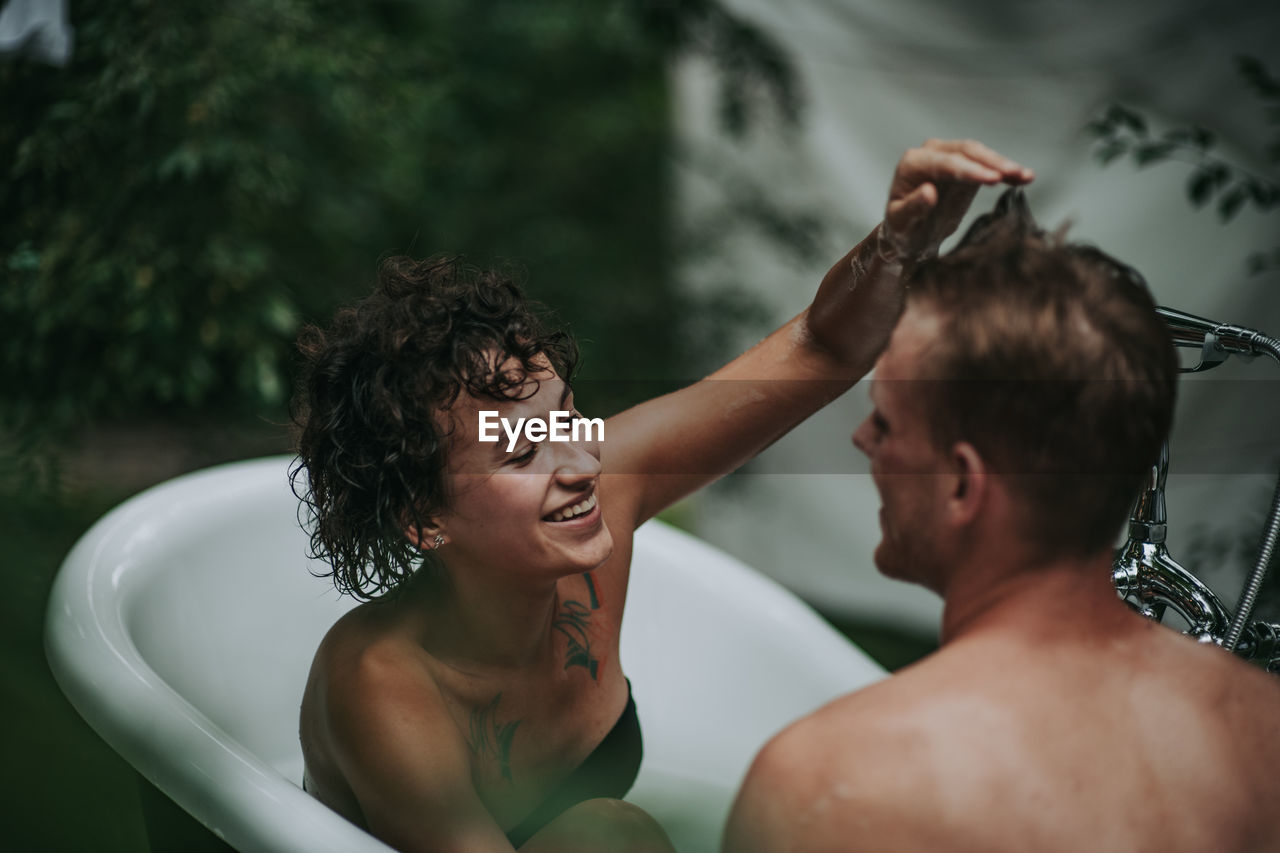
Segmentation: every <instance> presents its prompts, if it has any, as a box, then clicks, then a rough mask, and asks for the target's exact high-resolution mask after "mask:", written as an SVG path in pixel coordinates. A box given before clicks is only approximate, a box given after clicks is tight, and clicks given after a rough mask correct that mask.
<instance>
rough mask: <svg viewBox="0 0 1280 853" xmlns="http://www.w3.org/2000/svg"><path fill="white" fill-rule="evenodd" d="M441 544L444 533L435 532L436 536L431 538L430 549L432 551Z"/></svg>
mask: <svg viewBox="0 0 1280 853" xmlns="http://www.w3.org/2000/svg"><path fill="white" fill-rule="evenodd" d="M443 544H444V534H443V533H437V534H436V538H435V539H432V540H431V550H432V551H434V550H435V549H437V548H439V547H440V546H441V545H443Z"/></svg>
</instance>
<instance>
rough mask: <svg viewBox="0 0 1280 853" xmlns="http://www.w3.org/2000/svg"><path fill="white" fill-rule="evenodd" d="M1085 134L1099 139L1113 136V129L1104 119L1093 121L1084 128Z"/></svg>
mask: <svg viewBox="0 0 1280 853" xmlns="http://www.w3.org/2000/svg"><path fill="white" fill-rule="evenodd" d="M1084 129H1085V132H1086V133H1088V134H1090V135H1092V136H1096V137H1098V138H1100V139H1107V138H1109V137H1111V136H1114V135H1115V132H1116V131H1115V127H1114V126H1113V125H1112V124H1111V122H1109V121H1106V120H1105V119H1094V120H1093V121H1091V122H1089V123H1088V124H1086V125H1085V126H1084Z"/></svg>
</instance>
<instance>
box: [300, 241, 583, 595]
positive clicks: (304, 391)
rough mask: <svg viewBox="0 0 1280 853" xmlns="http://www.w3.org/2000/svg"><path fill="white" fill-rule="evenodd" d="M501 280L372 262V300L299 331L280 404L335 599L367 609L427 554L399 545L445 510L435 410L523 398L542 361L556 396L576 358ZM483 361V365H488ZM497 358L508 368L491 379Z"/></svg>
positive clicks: (442, 428) (441, 434) (454, 263)
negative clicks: (294, 372) (292, 370)
mask: <svg viewBox="0 0 1280 853" xmlns="http://www.w3.org/2000/svg"><path fill="white" fill-rule="evenodd" d="M542 315H543V309H542V307H541V306H540V305H538V304H536V303H533V302H531V301H529V300H528V299H526V297H525V295H524V293H523V292H522V291H521V289H520V287H519V285H518V284H516V282H515V281H513V280H512V277H511V276H510V275H507V274H504V273H503V272H500V271H497V270H481V269H477V268H475V267H471V266H468V265H465V264H463V263H461V262H460V261H459V260H457V259H455V258H432V259H430V260H426V261H415V260H413V259H411V258H406V257H392V258H388V259H387V260H385V261H384V262H383V263H382V264H381V266H380V268H379V270H378V281H377V286H376V288H375V290H374V292H373V293H372V294H371V295H370V296H368V297H366V298H365V299H363V300H361V301H360V302H358V303H356V304H354V305H352V306H349V307H347V308H343V309H342V310H340V311H339V312H338V313H337V315H336V316H335V317H334V319H333V324H332V325H331V326H330V327H329V328H328V329H321V328H319V327H317V326H307V327H306V328H304V329H303V330H302V333H301V335H300V336H299V339H298V349H299V351H300V352H301V354H302V366H301V371H300V375H299V382H298V386H297V390H296V393H295V396H294V401H293V417H294V422H295V424H296V427H297V430H298V438H297V442H298V461H297V463H296V464H295V466H294V467H293V469H292V470H291V471H290V475H289V476H290V482H291V483H292V486H293V491H294V494H296V495H297V496H298V497H299V499H300V500H301V501H302V502H303V512H304V514H305V516H306V518H305V521H304V527H306V528H307V529H308V533H309V534H310V536H311V556H312V557H313V558H317V559H323V560H325V561H327V562H328V563H329V566H330V571H327V572H319V573H317V574H318V575H319V576H321V577H327V576H332V578H333V583H334V586H335V587H337V589H338V591H339V592H341V593H345V594H349V595H352V596H354V597H356V598H358V599H362V600H371V599H373V598H376V597H378V596H380V595H382V594H384V593H387V592H390V591H392V590H394V589H396V588H397V587H398V586H399V585H400V584H401V583H402V582H403V581H405V580H407V579H408V578H409V577H410V576H412V575H413V573H414V572H415V571H416V570H417V568H418V567H419V566H420V565H422V563H423V562H424V560H426V559H429V558H428V556H427V554H428V553H429V552H424V551H422V550H420V549H419V548H417V547H415V546H414V544H413V543H411V542H410V541H409V540H408V539H407V538H406V536H405V531H406V530H409V529H417V530H418V531H419V539H421V538H422V536H421V531H422V529H423V527H424V526H425V525H426V523H427V522H428V521H429V520H430V519H431V518H432V517H433V516H434V515H436V514H437V513H439V512H440V511H441V510H443V509H444V508H445V507H446V505H447V502H448V494H447V491H446V483H445V471H446V459H447V454H448V451H449V432H451V423H452V422H451V421H450V419H449V417H448V414H447V412H448V409H449V407H450V406H451V405H452V404H453V402H454V401H455V400H456V399H457V398H458V396H459V394H460V393H462V391H464V390H465V391H466V392H467V393H469V394H471V395H473V396H476V397H487V398H491V399H494V400H498V401H504V400H510V399H515V398H519V397H523V396H528V395H530V394H531V393H534V392H536V387H535V390H534V391H529V390H528V387H527V386H526V375H527V374H529V373H534V372H537V371H539V370H540V369H544V368H545V362H543V361H541V360H540V359H539V357H540V356H542V357H545V358H546V359H547V360H548V361H550V363H551V365H552V366H553V367H554V368H555V369H556V372H557V373H559V375H560V376H561V377H562V378H563V379H564V380H565V381H566V382H568V381H569V380H570V379H571V378H572V375H573V371H574V368H575V367H576V365H577V359H578V351H577V346H576V345H575V344H574V341H573V339H572V338H571V337H570V336H569V335H568V334H567V333H566V332H564V331H560V330H548V329H547V328H546V327H545V326H544V323H543V320H542ZM495 352H496V353H497V356H498V357H497V358H496V359H495V358H494V354H495ZM510 358H515V359H517V360H518V361H519V364H520V367H519V368H514V369H508V370H506V371H500V370H498V367H499V366H500V365H502V364H503V363H504V362H506V361H507V360H508V359H510Z"/></svg>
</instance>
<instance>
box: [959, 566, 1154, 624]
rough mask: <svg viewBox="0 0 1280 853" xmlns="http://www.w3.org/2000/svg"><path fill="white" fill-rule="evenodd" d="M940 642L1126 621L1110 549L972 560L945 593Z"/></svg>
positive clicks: (1127, 622) (963, 567)
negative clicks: (1045, 556) (1047, 557)
mask: <svg viewBox="0 0 1280 853" xmlns="http://www.w3.org/2000/svg"><path fill="white" fill-rule="evenodd" d="M944 599H945V603H944V606H943V614H942V630H941V643H942V645H946V644H948V643H951V642H954V641H956V640H958V639H961V638H962V637H963V638H968V637H973V636H977V635H979V634H983V633H989V632H993V631H1001V630H1009V629H1013V630H1018V631H1021V632H1023V633H1030V634H1040V635H1047V634H1051V633H1059V632H1061V631H1062V630H1063V629H1066V630H1068V631H1072V630H1076V629H1080V628H1083V629H1086V630H1088V631H1090V632H1096V631H1102V630H1108V629H1109V628H1112V627H1118V626H1123V625H1128V624H1130V622H1129V621H1128V619H1127V617H1128V614H1127V613H1126V611H1125V607H1124V605H1123V604H1122V603H1121V602H1120V600H1119V598H1118V596H1117V595H1116V592H1115V588H1114V587H1113V586H1112V583H1111V557H1110V554H1109V552H1101V553H1099V554H1097V555H1095V556H1092V557H1088V558H1082V559H1076V558H1059V559H1053V560H1032V559H1030V558H1026V557H1024V558H1022V559H1011V560H1006V561H1003V562H1000V561H994V560H989V559H984V560H972V561H970V562H969V563H968V564H967V565H965V566H962V567H960V568H959V569H958V570H957V571H956V572H955V573H954V574H952V576H951V579H950V583H949V584H948V585H947V589H946V590H945V594H944Z"/></svg>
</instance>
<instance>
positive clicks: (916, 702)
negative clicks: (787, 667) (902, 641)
mask: <svg viewBox="0 0 1280 853" xmlns="http://www.w3.org/2000/svg"><path fill="white" fill-rule="evenodd" d="M928 670H929V668H927V667H926V668H923V669H922V668H920V665H917V667H915V668H913V669H912V670H911V671H908V672H903V673H900V674H898V675H895V676H893V677H892V678H889V679H886V680H884V681H881V682H877V683H876V684H874V685H871V686H869V687H866V688H863V689H861V690H859V691H857V692H854V693H850V694H848V695H846V696H842V697H840V698H839V699H836V700H834V701H832V702H830V703H828V704H827V705H825V706H823V707H822V708H820V709H818V710H817V711H815V712H813V713H812V714H810V715H808V716H807V717H804V718H802V719H801V720H799V721H797V722H795V723H793V724H792V725H790V726H788V727H787V728H786V729H784V730H783V731H782V732H780V733H779V734H777V735H776V736H775V737H774V738H772V739H771V740H770V741H769V742H768V743H767V744H766V745H765V747H764V748H763V749H762V750H761V751H760V753H759V754H758V755H757V756H756V758H755V761H754V762H753V763H752V766H751V769H750V771H749V772H748V774H747V778H746V780H745V781H744V783H743V785H742V788H741V790H740V791H739V794H738V798H737V801H736V802H735V804H734V808H733V812H732V814H731V816H730V820H729V825H728V829H727V831H726V834H725V841H724V850H725V851H726V853H753V851H776V850H828V849H855V848H856V847H857V846H858V844H859V842H860V840H861V841H863V842H870V841H872V840H874V843H875V846H876V847H877V848H878V849H901V850H907V849H923V848H925V847H928V846H929V845H930V844H931V843H933V840H934V839H935V837H934V836H933V835H931V833H933V832H934V831H935V829H936V827H934V826H932V825H930V824H929V823H928V822H922V821H920V820H919V816H920V811H921V809H922V808H928V807H929V806H928V805H927V804H928V802H929V800H930V797H931V794H930V790H931V789H937V790H940V789H941V788H943V787H946V786H947V784H948V783H946V782H945V781H944V779H945V776H946V774H945V772H942V773H940V772H939V771H941V770H944V768H943V767H941V766H940V764H939V762H938V755H939V752H940V750H943V749H945V748H946V741H947V739H948V737H949V736H950V735H949V733H950V732H951V726H950V725H947V724H945V723H944V722H943V721H942V719H941V718H940V717H939V716H938V715H937V714H936V713H935V712H934V710H933V709H932V708H931V707H930V703H929V702H926V701H924V699H923V698H922V694H921V691H920V689H919V686H918V685H919V684H922V683H924V682H926V681H929V680H931V679H929V676H928ZM951 699H956V700H958V699H959V697H958V696H957V697H951V698H948V697H947V696H946V695H945V694H944V693H935V694H934V700H935V701H942V702H944V703H946V702H949V701H951Z"/></svg>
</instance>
